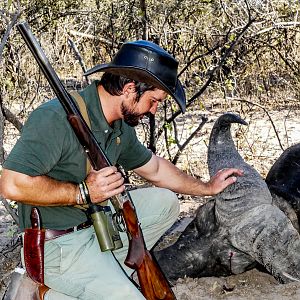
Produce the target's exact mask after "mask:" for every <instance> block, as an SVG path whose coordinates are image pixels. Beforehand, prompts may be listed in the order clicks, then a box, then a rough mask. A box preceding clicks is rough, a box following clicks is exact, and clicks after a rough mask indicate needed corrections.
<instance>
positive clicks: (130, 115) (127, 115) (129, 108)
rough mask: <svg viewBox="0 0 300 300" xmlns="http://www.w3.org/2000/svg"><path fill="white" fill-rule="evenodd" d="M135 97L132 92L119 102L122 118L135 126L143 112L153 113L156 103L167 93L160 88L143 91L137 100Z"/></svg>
mask: <svg viewBox="0 0 300 300" xmlns="http://www.w3.org/2000/svg"><path fill="white" fill-rule="evenodd" d="M137 97H138V96H137V93H136V92H132V93H131V95H130V97H129V99H128V100H127V101H123V102H122V104H121V110H122V114H123V119H124V121H125V122H126V123H127V124H128V125H129V126H131V127H134V126H137V125H138V123H139V121H140V120H141V119H142V118H143V117H144V115H145V114H147V113H149V112H150V113H151V114H153V115H154V114H155V113H156V111H157V107H158V104H159V103H162V102H163V101H164V100H165V98H166V97H167V93H166V92H165V91H163V90H160V89H154V90H153V91H146V92H145V93H143V94H142V96H141V97H140V99H139V100H138V99H137ZM137 100H138V101H137Z"/></svg>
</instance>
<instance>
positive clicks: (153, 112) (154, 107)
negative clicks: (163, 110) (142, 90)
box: [149, 102, 158, 115]
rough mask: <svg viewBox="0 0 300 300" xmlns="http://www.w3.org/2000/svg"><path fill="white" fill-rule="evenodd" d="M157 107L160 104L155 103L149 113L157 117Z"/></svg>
mask: <svg viewBox="0 0 300 300" xmlns="http://www.w3.org/2000/svg"><path fill="white" fill-rule="evenodd" d="M157 107H158V102H155V103H153V104H152V106H151V108H150V110H149V112H151V114H152V115H155V114H156V112H157Z"/></svg>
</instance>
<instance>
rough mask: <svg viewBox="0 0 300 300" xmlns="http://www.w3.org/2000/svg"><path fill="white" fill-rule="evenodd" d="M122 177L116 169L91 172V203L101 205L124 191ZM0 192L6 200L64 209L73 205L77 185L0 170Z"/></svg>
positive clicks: (89, 176) (89, 178)
mask: <svg viewBox="0 0 300 300" xmlns="http://www.w3.org/2000/svg"><path fill="white" fill-rule="evenodd" d="M123 181H124V180H123V177H122V176H121V174H120V173H118V172H117V169H116V168H115V167H107V168H103V169H101V170H100V171H94V170H93V171H91V172H90V174H89V175H88V177H87V179H86V182H87V184H88V187H89V192H90V196H91V200H92V202H94V203H98V202H102V201H104V200H106V199H108V198H110V197H112V196H114V195H117V194H119V193H121V192H122V191H123V190H124V186H123ZM0 192H1V194H2V196H4V197H5V198H7V199H10V200H14V201H18V202H21V203H24V204H31V205H38V206H58V205H59V206H66V205H75V204H76V195H77V194H78V192H79V188H78V185H77V184H74V183H70V182H63V181H58V180H54V179H52V178H50V177H48V176H44V175H43V176H29V175H26V174H23V173H19V172H15V171H12V170H8V169H3V171H2V175H1V180H0Z"/></svg>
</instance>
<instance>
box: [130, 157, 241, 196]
mask: <svg viewBox="0 0 300 300" xmlns="http://www.w3.org/2000/svg"><path fill="white" fill-rule="evenodd" d="M135 172H136V173H137V174H139V175H140V176H142V177H144V178H146V179H147V180H149V181H150V182H152V183H153V184H154V185H156V186H159V187H164V188H167V189H170V190H172V191H174V192H176V193H181V194H188V195H196V196H213V195H216V194H218V193H220V192H222V191H223V190H224V189H225V188H226V187H227V186H229V185H231V184H233V183H234V182H235V181H236V176H242V175H243V172H242V170H239V169H235V168H229V169H224V170H220V171H219V172H217V174H215V175H214V176H213V177H211V179H210V180H209V181H208V182H203V181H202V180H200V179H196V178H194V177H192V176H190V175H188V174H186V173H184V172H182V171H181V170H180V169H178V168H177V167H176V166H174V165H173V164H172V163H170V162H169V161H167V160H165V159H163V158H161V157H157V156H155V155H153V156H152V158H151V160H150V161H149V162H148V163H147V164H145V165H144V166H142V167H140V168H138V169H135Z"/></svg>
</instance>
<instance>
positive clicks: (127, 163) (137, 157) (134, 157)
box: [118, 126, 152, 171]
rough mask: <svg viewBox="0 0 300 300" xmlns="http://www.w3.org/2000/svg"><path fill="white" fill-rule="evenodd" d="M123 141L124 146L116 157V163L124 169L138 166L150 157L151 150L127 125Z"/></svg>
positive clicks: (127, 169)
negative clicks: (117, 157)
mask: <svg viewBox="0 0 300 300" xmlns="http://www.w3.org/2000/svg"><path fill="white" fill-rule="evenodd" d="M125 141H126V143H125V146H124V148H123V149H122V152H121V155H120V157H119V159H118V163H119V164H120V165H121V166H122V167H123V168H124V169H125V171H129V170H132V169H136V168H139V167H141V166H143V165H145V164H146V163H147V162H148V161H149V160H150V159H151V157H152V152H151V151H150V150H149V149H147V148H146V147H145V146H144V145H143V144H142V143H141V142H140V141H139V140H138V138H137V136H136V133H135V130H134V128H132V127H129V126H128V128H127V130H126V135H125Z"/></svg>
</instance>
